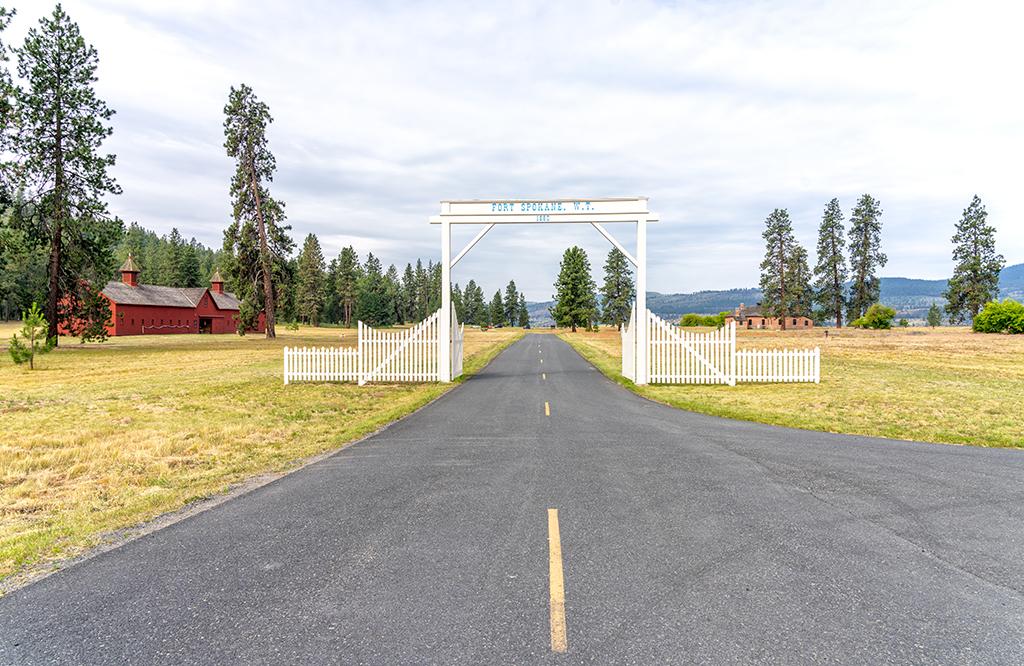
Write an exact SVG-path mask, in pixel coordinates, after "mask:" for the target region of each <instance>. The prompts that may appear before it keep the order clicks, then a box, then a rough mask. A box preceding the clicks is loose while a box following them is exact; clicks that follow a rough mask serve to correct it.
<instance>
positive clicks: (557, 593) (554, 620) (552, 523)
mask: <svg viewBox="0 0 1024 666" xmlns="http://www.w3.org/2000/svg"><path fill="white" fill-rule="evenodd" d="M548 583H549V587H550V593H551V651H552V652H565V650H566V648H568V642H567V640H566V636H565V581H564V580H563V578H562V537H561V535H560V534H559V531H558V509H548Z"/></svg>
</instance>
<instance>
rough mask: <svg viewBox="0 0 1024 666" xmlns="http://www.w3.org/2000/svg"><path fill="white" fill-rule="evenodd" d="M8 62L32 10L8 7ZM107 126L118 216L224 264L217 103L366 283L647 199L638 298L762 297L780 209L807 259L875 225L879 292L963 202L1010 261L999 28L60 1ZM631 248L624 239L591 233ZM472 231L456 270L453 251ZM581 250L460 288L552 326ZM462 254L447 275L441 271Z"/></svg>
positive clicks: (473, 267)
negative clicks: (871, 202)
mask: <svg viewBox="0 0 1024 666" xmlns="http://www.w3.org/2000/svg"><path fill="white" fill-rule="evenodd" d="M11 4H13V6H14V7H16V8H17V10H18V15H17V17H16V18H15V21H14V24H13V25H12V26H11V28H10V29H9V32H8V41H9V42H10V43H12V44H15V45H20V42H21V39H22V37H23V35H24V32H25V30H26V29H27V27H28V25H29V24H35V23H36V21H38V18H39V17H40V15H42V14H43V13H46V12H49V11H51V10H52V4H49V3H46V2H13V3H11ZM64 7H65V10H66V11H68V13H69V14H70V15H71V17H72V18H73V19H74V20H75V21H77V22H78V23H79V25H80V26H81V28H82V32H83V34H84V36H85V38H86V40H87V41H88V42H89V43H91V44H92V45H94V46H95V47H96V48H97V49H98V51H99V55H100V69H99V82H98V84H97V86H98V89H99V92H100V94H101V96H102V97H103V98H104V99H105V100H106V101H107V102H108V104H109V105H110V106H111V107H112V108H114V109H115V110H116V111H117V115H116V116H115V117H114V119H113V123H114V134H113V136H112V137H111V139H110V140H109V142H108V146H109V150H110V151H112V152H114V153H116V154H117V157H118V162H117V167H116V169H115V171H114V173H115V175H116V177H117V179H118V181H119V182H120V184H121V185H122V186H123V188H124V194H123V195H121V196H119V197H115V198H114V199H113V200H112V201H111V208H112V210H113V211H114V212H115V213H116V214H118V215H120V216H121V217H122V218H124V219H125V220H126V222H131V221H137V222H139V223H140V224H142V225H143V226H145V227H147V228H150V229H153V230H155V231H157V232H159V233H166V232H169V231H170V229H171V228H172V227H178V229H179V230H180V231H181V232H182V233H183V234H184V235H185V236H186V237H189V236H195V237H196V238H198V239H199V240H200V241H202V242H204V243H206V244H208V245H212V246H217V247H219V246H220V243H221V238H222V236H221V234H222V230H223V228H224V227H225V225H226V224H227V222H228V218H229V214H230V207H229V201H228V180H229V177H230V173H231V170H232V163H231V160H230V159H229V158H228V157H227V156H226V155H225V153H224V149H223V130H222V121H223V107H224V104H225V102H226V100H227V94H228V89H229V86H231V85H233V84H234V85H237V84H239V83H241V82H245V83H248V84H249V85H251V86H252V87H253V88H254V89H255V91H256V93H257V94H258V95H259V96H260V97H261V98H262V99H263V100H264V101H265V102H267V103H268V104H269V105H270V108H271V112H272V114H273V115H274V119H275V122H274V124H273V125H272V126H271V130H270V144H271V148H272V149H273V150H274V152H275V154H276V156H277V162H278V175H277V178H276V180H275V182H274V184H273V186H272V193H273V194H274V195H275V196H276V197H278V198H280V199H283V200H284V201H285V202H286V205H287V212H288V218H289V222H290V224H291V225H292V228H293V232H292V233H293V236H294V237H295V239H296V241H297V243H301V241H302V238H304V237H305V235H306V234H308V233H311V232H312V233H315V234H317V235H318V236H319V238H320V240H321V243H322V244H323V246H324V251H325V254H326V256H327V258H328V260H329V259H330V258H332V257H334V256H335V255H336V254H337V252H338V250H339V249H340V248H341V247H342V246H343V245H347V244H350V243H351V244H353V245H355V247H356V248H357V250H358V251H359V252H360V255H361V256H363V257H365V254H366V252H368V251H373V252H374V253H376V254H379V255H380V257H381V258H382V260H383V261H384V263H385V265H387V264H388V263H395V264H398V265H399V266H400V267H401V266H404V264H405V263H406V262H407V261H410V260H415V258H416V257H422V258H423V259H424V260H426V259H434V260H437V259H438V258H439V256H440V255H439V247H438V245H439V243H438V239H439V231H438V228H437V227H434V226H430V225H428V224H427V218H428V217H429V216H430V215H431V214H435V213H436V212H438V208H439V205H438V202H439V201H440V200H441V199H451V198H503V197H600V196H624V195H625V196H633V195H640V196H648V197H650V206H651V209H652V210H654V211H656V212H658V213H660V215H661V220H662V221H661V223H659V224H657V225H654V226H652V228H651V229H650V231H649V246H650V258H649V271H650V277H649V285H650V288H651V289H652V290H654V291H662V292H679V291H695V290H699V289H719V288H728V287H736V286H751V285H754V284H756V283H757V278H758V264H759V263H760V261H761V256H762V254H763V247H762V242H761V237H760V234H761V230H762V227H763V224H764V219H765V217H766V216H767V215H768V213H769V212H771V210H772V209H773V208H775V207H785V208H788V209H789V212H790V214H791V216H792V218H793V221H794V225H795V228H796V232H797V236H798V237H799V239H800V240H801V241H802V242H803V243H804V244H805V245H807V247H808V249H809V250H810V252H811V255H812V260H813V255H814V243H815V235H816V231H817V225H818V223H819V221H820V219H821V210H822V208H823V206H824V204H825V203H826V202H827V201H828V200H829V199H830V198H832V197H839V199H840V202H841V203H842V205H843V209H844V211H845V213H846V215H847V217H848V216H849V211H850V209H851V208H852V206H853V204H854V202H855V199H856V197H857V196H859V195H860V194H862V193H864V192H870V193H871V194H873V195H875V196H876V197H878V198H879V199H880V200H881V202H882V207H883V209H884V211H885V212H884V215H883V221H884V225H883V243H884V250H885V251H886V252H887V254H888V255H889V265H888V266H887V267H886V268H885V269H884V270H883V271H882V274H883V275H890V276H896V275H901V276H910V277H927V278H940V277H946V276H948V274H949V272H950V270H951V259H950V244H949V239H950V237H951V236H952V234H953V225H954V223H955V222H956V221H957V219H959V217H960V214H961V211H962V210H963V208H964V207H966V205H967V204H968V203H969V201H970V198H971V196H972V195H973V194H974V193H977V194H979V195H980V196H981V197H982V200H983V201H984V203H985V205H986V207H987V208H988V212H989V220H990V222H991V223H992V224H993V225H995V227H996V228H997V229H998V234H997V243H998V248H999V251H1000V252H1002V253H1003V254H1004V255H1005V256H1006V258H1007V260H1008V262H1009V263H1017V262H1022V261H1024V197H1021V194H1020V191H1021V187H1022V184H1024V167H1022V158H1024V121H1022V115H1021V114H1022V110H1024V86H1022V85H1021V66H1022V63H1024V40H1022V39H1021V38H1020V26H1021V25H1024V10H1022V9H1020V8H1019V7H1021V5H1020V3H1012V2H991V3H987V2H963V3H924V2H922V3H914V2H907V1H903V2H889V1H887V2H878V3H869V2H849V3H836V2H790V3H781V2H773V3H742V2H717V1H716V2H694V3H686V2H682V3H657V2H644V1H634V0H620V1H613V2H597V1H595V2H586V3H584V2H579V3H558V2H551V1H547V0H541V1H537V2H531V1H526V0H518V1H516V2H510V3H507V4H505V5H504V6H502V7H500V9H499V5H498V4H497V3H480V2H466V3H459V2H444V1H440V2H429V3H402V2H384V1H379V0H378V1H376V2H367V3H365V4H355V3H351V4H350V3H342V2H328V1H326V0H325V1H323V2H313V1H302V0H294V1H292V2H284V1H280V2H261V1H258V0H237V1H234V0H225V1H222V2H217V1H214V0H174V1H173V2H158V1H155V0H146V1H145V2H141V1H139V0H125V1H121V0H69V1H67V2H65V3H64ZM610 226H611V227H612V231H613V233H616V234H617V235H618V236H619V237H620V238H622V240H623V242H624V244H625V245H626V246H627V247H629V248H632V247H633V240H632V239H633V236H634V232H633V229H632V227H631V226H629V225H610ZM471 235H472V232H471V231H469V230H467V231H466V232H465V233H463V234H459V235H457V237H456V241H455V244H456V245H458V246H461V241H463V240H465V239H468V236H471ZM572 243H577V244H580V245H582V246H583V247H585V248H586V249H587V251H588V252H589V253H590V257H591V262H592V264H593V265H594V269H595V271H594V272H595V277H598V279H599V278H600V266H601V264H602V263H603V261H604V256H605V254H606V253H607V251H608V249H609V246H608V245H607V242H606V241H605V240H604V239H603V238H601V237H600V236H599V235H598V234H597V232H596V231H595V230H594V229H592V228H589V227H582V226H579V227H578V226H575V225H564V226H557V227H551V228H543V227H537V226H521V227H508V228H500V227H499V228H496V229H495V230H494V231H492V232H491V233H490V235H488V237H487V238H486V239H484V241H482V242H481V244H480V245H478V246H477V248H476V249H474V251H473V252H471V253H470V254H469V255H468V256H467V258H466V259H465V260H463V262H461V263H460V264H459V266H458V267H457V268H456V270H455V272H454V275H453V279H455V280H456V281H459V282H462V283H465V281H466V280H467V279H468V278H470V277H474V278H476V279H477V280H478V281H481V282H482V283H483V285H484V287H485V288H486V289H487V290H488V291H489V292H492V291H493V290H494V289H496V288H497V287H499V286H501V285H503V284H504V283H506V282H507V281H508V280H509V279H510V278H514V279H515V280H516V282H517V283H518V284H519V286H520V287H521V288H523V289H524V290H525V292H526V295H527V297H528V298H529V299H530V300H546V299H548V298H549V297H550V295H551V293H552V282H553V280H554V276H555V273H556V271H557V267H558V259H559V257H560V254H561V252H562V250H564V249H565V247H566V246H568V245H569V244H572ZM457 250H458V248H456V249H455V251H457Z"/></svg>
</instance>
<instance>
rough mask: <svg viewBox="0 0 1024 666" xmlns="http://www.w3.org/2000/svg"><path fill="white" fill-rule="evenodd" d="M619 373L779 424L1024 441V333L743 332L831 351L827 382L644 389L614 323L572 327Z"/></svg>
mask: <svg viewBox="0 0 1024 666" xmlns="http://www.w3.org/2000/svg"><path fill="white" fill-rule="evenodd" d="M562 337H563V339H565V340H566V341H568V342H569V343H570V344H571V345H573V346H574V347H575V348H576V349H577V350H578V351H579V352H580V353H581V354H583V356H585V357H586V358H587V359H588V360H589V361H591V362H592V363H594V365H595V366H596V367H597V368H599V369H600V370H601V371H602V372H604V373H605V374H606V375H607V376H609V377H611V378H612V379H614V380H616V381H618V382H620V383H622V384H623V385H626V386H628V387H630V388H631V389H632V390H634V391H636V392H637V393H639V394H641V395H643V396H646V397H648V398H651V399H654V400H658V401H660V402H664V403H666V404H668V405H672V406H673V407H679V408H682V409H688V410H691V411H695V412H702V413H705V414H713V415H716V416H726V417H730V418H737V419H744V420H748V421H760V422H762V423H771V424H775V425H783V426H790V427H794V428H806V429H810V430H823V431H827V432H841V433H850V434H858V435H876V436H881V437H889V438H894V439H912V440H920V441H927V442H940V443H947V444H970V445H975V446H999V447H1024V336H1019V335H1018V336H1006V335H987V334H981V333H973V332H971V331H970V330H969V329H966V328H949V327H942V328H936V329H925V328H911V329H894V330H891V331H858V330H854V329H842V330H841V331H839V332H836V331H834V330H830V331H829V336H828V338H826V337H825V330H824V329H816V330H812V331H785V332H782V331H739V332H738V333H737V340H736V344H737V347H739V348H741V349H775V348H783V347H789V348H809V347H815V346H817V347H820V348H821V383H820V384H817V385H815V384H740V385H738V386H735V387H729V386H693V385H673V386H643V387H638V386H634V385H633V384H632V382H629V381H628V380H625V379H623V378H622V377H621V374H620V370H621V353H622V352H621V344H620V341H619V334H618V333H617V332H616V331H614V330H602V331H600V332H599V333H583V332H580V333H576V334H570V333H563V334H562Z"/></svg>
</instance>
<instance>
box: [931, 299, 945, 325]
mask: <svg viewBox="0 0 1024 666" xmlns="http://www.w3.org/2000/svg"><path fill="white" fill-rule="evenodd" d="M928 325H929V326H931V327H932V328H935V327H936V326H941V325H942V311H940V310H939V306H938V305H937V304H935V303H932V304H931V305H930V306H929V307H928Z"/></svg>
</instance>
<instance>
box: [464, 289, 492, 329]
mask: <svg viewBox="0 0 1024 666" xmlns="http://www.w3.org/2000/svg"><path fill="white" fill-rule="evenodd" d="M462 300H463V304H464V305H463V307H464V309H465V322H466V323H467V324H474V325H476V326H483V325H484V324H485V323H486V322H485V319H486V315H485V311H486V310H487V306H486V304H485V303H484V292H483V289H481V288H480V287H479V285H477V283H476V281H475V280H470V281H469V282H467V283H466V290H465V291H464V292H463V295H462Z"/></svg>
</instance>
